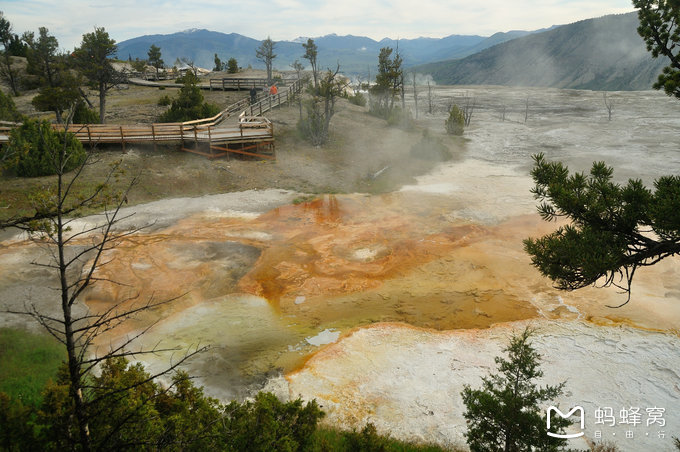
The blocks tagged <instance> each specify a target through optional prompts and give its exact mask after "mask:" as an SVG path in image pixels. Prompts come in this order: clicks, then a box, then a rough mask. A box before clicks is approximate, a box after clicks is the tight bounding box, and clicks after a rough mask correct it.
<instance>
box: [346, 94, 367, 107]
mask: <svg viewBox="0 0 680 452" xmlns="http://www.w3.org/2000/svg"><path fill="white" fill-rule="evenodd" d="M348 99H349V102H350V103H351V104H354V105H358V106H360V107H365V106H366V96H364V95H363V94H361V93H356V94H355V95H353V96H349V97H348Z"/></svg>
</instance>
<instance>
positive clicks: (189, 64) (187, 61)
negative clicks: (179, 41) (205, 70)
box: [179, 57, 198, 77]
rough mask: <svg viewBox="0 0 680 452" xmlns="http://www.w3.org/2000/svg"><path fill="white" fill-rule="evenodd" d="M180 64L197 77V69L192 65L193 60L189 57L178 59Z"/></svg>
mask: <svg viewBox="0 0 680 452" xmlns="http://www.w3.org/2000/svg"><path fill="white" fill-rule="evenodd" d="M179 61H180V63H181V64H184V65H185V66H186V67H188V68H189V69H191V72H193V73H194V75H195V76H196V77H198V67H196V63H194V60H192V59H191V58H189V57H182V58H180V59H179Z"/></svg>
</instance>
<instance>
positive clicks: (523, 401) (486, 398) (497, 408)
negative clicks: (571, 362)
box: [461, 327, 569, 452]
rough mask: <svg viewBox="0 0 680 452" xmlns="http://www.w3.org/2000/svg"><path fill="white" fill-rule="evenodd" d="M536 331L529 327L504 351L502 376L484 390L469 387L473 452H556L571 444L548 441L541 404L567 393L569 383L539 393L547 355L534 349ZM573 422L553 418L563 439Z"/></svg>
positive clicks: (492, 377)
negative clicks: (564, 433) (542, 360)
mask: <svg viewBox="0 0 680 452" xmlns="http://www.w3.org/2000/svg"><path fill="white" fill-rule="evenodd" d="M534 333H535V330H533V329H531V328H528V327H527V328H526V329H525V330H524V331H523V332H522V333H521V334H518V335H517V334H515V335H513V337H512V339H511V340H510V345H508V347H507V348H505V349H504V350H503V351H504V352H507V354H508V358H507V359H504V358H502V357H496V359H495V361H496V364H497V365H498V371H497V372H496V373H493V374H491V375H490V376H488V377H483V378H482V389H472V388H470V386H469V385H465V387H464V389H463V392H462V393H461V395H462V397H463V402H464V403H465V406H466V408H467V411H466V412H465V414H464V416H465V420H466V421H467V426H468V431H467V433H466V438H467V442H468V445H469V446H470V450H472V451H473V452H477V451H479V452H482V451H484V452H491V451H532V450H540V451H555V450H558V449H559V447H560V446H562V445H563V444H564V443H565V440H563V439H560V438H554V437H551V436H548V434H547V427H546V422H545V420H544V417H543V413H542V411H541V409H540V407H539V404H541V403H543V402H546V401H549V400H552V399H554V398H555V397H558V396H559V395H560V394H562V391H563V390H564V385H565V383H564V382H563V383H560V384H558V385H557V386H546V387H544V388H539V387H538V386H537V385H536V383H535V381H536V379H538V378H541V377H542V376H543V372H542V371H541V370H540V369H539V366H540V361H541V355H539V354H538V353H537V352H536V350H535V349H534V348H533V347H532V346H531V343H530V341H529V340H530V338H531V337H532V336H533V334H534ZM568 423H569V421H568V420H566V419H563V418H561V417H556V418H554V419H551V429H553V428H554V433H560V434H563V429H564V427H566V425H568Z"/></svg>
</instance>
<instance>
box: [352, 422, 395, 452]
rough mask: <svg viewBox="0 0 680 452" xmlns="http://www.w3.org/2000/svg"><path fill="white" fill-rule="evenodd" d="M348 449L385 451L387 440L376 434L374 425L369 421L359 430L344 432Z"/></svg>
mask: <svg viewBox="0 0 680 452" xmlns="http://www.w3.org/2000/svg"><path fill="white" fill-rule="evenodd" d="M345 437H346V438H347V445H348V447H349V450H355V451H360V452H364V451H366V452H386V451H387V446H388V444H389V440H388V438H387V437H384V436H380V435H378V432H377V430H376V428H375V425H373V424H371V423H370V422H369V423H368V424H366V426H365V427H364V428H363V429H362V430H361V433H359V432H356V431H353V432H348V433H346V436H345Z"/></svg>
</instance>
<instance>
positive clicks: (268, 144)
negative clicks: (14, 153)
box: [0, 80, 302, 159]
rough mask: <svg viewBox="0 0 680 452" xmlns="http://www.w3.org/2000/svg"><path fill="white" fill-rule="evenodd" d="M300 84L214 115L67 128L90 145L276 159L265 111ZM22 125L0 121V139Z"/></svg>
mask: <svg viewBox="0 0 680 452" xmlns="http://www.w3.org/2000/svg"><path fill="white" fill-rule="evenodd" d="M301 89H302V82H301V81H299V80H297V81H295V82H294V83H293V84H291V86H289V87H288V88H287V89H285V90H284V89H282V90H281V92H279V94H276V95H274V96H269V95H268V94H267V93H261V94H260V95H259V96H258V99H257V101H256V103H254V104H252V105H251V104H250V99H249V98H246V99H242V100H241V101H239V102H237V103H235V104H232V105H230V106H228V107H227V108H225V109H224V110H222V111H221V112H219V113H218V114H217V115H215V116H213V117H212V118H205V119H197V120H194V121H187V122H179V123H158V124H138V125H113V124H71V125H69V127H68V131H69V132H71V133H73V134H74V135H75V136H76V138H77V139H78V140H79V141H80V142H82V143H83V144H88V145H90V146H96V145H97V144H100V143H120V145H121V147H122V149H123V151H124V152H125V147H126V145H127V144H129V143H151V144H153V146H154V150H155V149H156V146H157V145H158V144H172V143H175V144H179V145H180V146H181V149H182V150H183V151H187V152H193V153H196V154H199V155H203V156H206V157H209V158H217V157H223V156H225V155H228V154H229V153H235V154H242V155H249V156H255V157H260V158H267V159H275V158H276V154H275V146H274V126H273V124H272V123H271V121H269V120H268V119H267V118H265V117H263V116H262V114H263V113H266V112H267V111H270V110H271V109H273V108H275V107H278V106H280V105H283V104H286V103H287V104H289V105H290V103H291V102H292V100H293V98H294V96H295V95H296V94H298V93H299V92H300V91H301ZM19 125H20V124H18V123H8V122H2V123H0V143H6V142H8V141H9V133H10V131H11V130H12V129H13V128H15V127H18V126H19ZM52 127H53V128H54V129H55V130H64V126H63V125H60V124H53V125H52ZM205 145H207V146H205Z"/></svg>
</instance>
